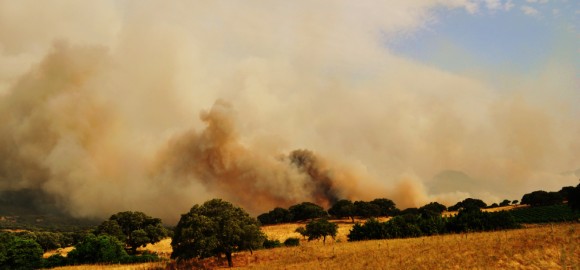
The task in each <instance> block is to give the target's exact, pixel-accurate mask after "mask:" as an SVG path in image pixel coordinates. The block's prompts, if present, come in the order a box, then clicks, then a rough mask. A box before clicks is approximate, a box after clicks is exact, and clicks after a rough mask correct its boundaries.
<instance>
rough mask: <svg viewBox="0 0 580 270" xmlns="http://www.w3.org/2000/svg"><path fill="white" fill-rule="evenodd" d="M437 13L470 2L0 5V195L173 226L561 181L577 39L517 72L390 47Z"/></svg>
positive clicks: (577, 115)
mask: <svg viewBox="0 0 580 270" xmlns="http://www.w3.org/2000/svg"><path fill="white" fill-rule="evenodd" d="M480 6H481V5H480ZM447 9H462V10H467V12H476V11H478V10H477V9H478V4H477V1H455V0H453V1H445V0H441V1H430V0H429V1H427V0H425V1H407V0H392V1H372V0H369V1H347V0H345V1H341V0H332V1H329V0H321V1H236V2H233V1H232V2H228V3H227V4H225V3H224V2H222V1H171V2H162V1H152V0H143V1H107V0H103V1H92V2H79V1H69V0H56V1H51V4H50V5H40V4H39V3H38V1H29V0H20V1H0V196H1V197H0V202H10V201H11V202H12V203H16V204H18V205H19V206H22V207H30V206H31V204H33V205H36V206H37V209H39V210H43V211H54V210H55V209H61V210H62V211H65V212H67V213H69V214H72V215H74V216H79V217H107V216H110V215H111V214H112V213H115V212H117V211H123V210H139V211H144V212H147V213H148V214H150V215H154V216H157V217H161V218H163V219H164V221H165V222H169V223H171V222H175V221H177V219H178V218H179V214H180V213H183V212H185V211H187V209H189V208H190V207H191V206H192V205H193V204H194V203H201V202H203V201H205V200H207V199H211V198H215V197H221V198H224V199H227V200H230V201H232V202H234V203H236V204H239V205H240V206H242V207H244V208H246V209H247V210H249V211H251V212H252V213H253V214H259V213H260V212H262V211H266V210H270V209H272V208H273V207H276V206H289V205H291V204H293V203H298V202H302V201H312V202H315V203H319V204H321V205H324V206H328V205H329V204H331V203H332V202H334V201H335V200H336V199H338V198H349V199H353V200H370V199H374V198H379V197H387V198H390V199H393V200H394V201H395V202H396V203H397V206H398V207H400V208H405V207H413V206H421V205H422V204H424V203H428V202H429V201H439V202H442V203H447V204H450V203H455V202H457V201H459V200H461V199H464V198H466V197H470V196H471V197H478V198H481V199H484V200H486V201H487V202H499V201H500V200H502V199H519V196H521V195H522V194H524V193H526V192H530V191H532V190H537V189H545V190H554V189H559V188H561V187H562V186H564V185H573V184H574V185H575V184H576V183H577V180H578V174H579V173H578V171H577V169H578V167H579V166H580V155H578V153H580V140H579V139H578V134H580V122H579V121H578V119H580V109H579V107H578V106H577V104H578V100H580V91H578V89H579V87H578V78H577V63H576V62H574V60H575V58H573V57H568V55H576V54H577V52H576V48H573V49H570V48H569V47H570V45H569V44H572V43H570V42H569V41H566V40H556V41H554V43H562V44H561V45H562V46H561V47H562V50H554V51H553V52H552V51H550V52H546V56H545V61H544V60H543V61H542V62H543V63H545V64H542V65H540V66H537V67H535V69H534V70H535V71H534V74H533V76H529V75H527V74H523V75H522V74H519V73H517V72H513V73H512V72H511V71H505V70H501V71H497V73H495V72H496V71H488V72H484V73H489V74H480V73H479V72H475V73H476V74H477V75H474V74H472V73H470V72H469V71H465V72H450V71H448V70H443V69H440V68H437V67H434V66H428V65H424V64H422V63H419V62H417V61H414V60H411V59H407V58H405V57H402V56H400V55H397V54H396V53H394V52H392V51H391V50H390V49H389V47H388V46H389V44H390V43H389V42H391V41H394V40H396V39H397V38H398V37H399V35H400V34H403V35H405V34H408V33H413V32H414V31H416V30H417V29H420V28H424V27H427V28H428V27H429V24H430V23H432V22H434V21H436V18H437V14H439V13H438V12H439V11H440V12H445V10H447ZM462 12H464V11H462ZM30 18H34V20H31V19H30ZM554 36H558V35H554ZM556 45H558V44H555V45H554V46H555V47H558V46H556ZM451 48H453V46H451ZM570 51H571V52H572V53H570ZM451 54H452V55H455V51H452V52H451ZM448 58H450V59H449V60H450V61H459V60H461V57H455V56H454V57H448ZM452 66H453V65H452ZM459 66H463V64H462V65H459ZM498 73H499V74H498ZM487 78H493V80H490V79H487ZM200 111H203V112H202V113H201V117H199V112H200ZM295 149H307V150H295ZM14 198H20V199H18V200H16V199H14ZM22 198H26V199H22ZM0 210H1V209H0Z"/></svg>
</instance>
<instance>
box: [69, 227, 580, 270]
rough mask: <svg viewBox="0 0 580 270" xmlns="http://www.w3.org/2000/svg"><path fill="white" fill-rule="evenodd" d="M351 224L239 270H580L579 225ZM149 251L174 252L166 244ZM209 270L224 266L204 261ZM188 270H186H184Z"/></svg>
mask: <svg viewBox="0 0 580 270" xmlns="http://www.w3.org/2000/svg"><path fill="white" fill-rule="evenodd" d="M302 225H303V224H284V225H278V226H266V227H264V228H263V229H264V232H265V233H266V234H267V235H268V236H269V237H270V238H272V239H279V240H281V241H283V240H285V239H286V238H288V237H299V235H298V234H296V233H294V229H295V228H296V227H298V226H302ZM351 226H352V224H351V223H340V224H339V235H338V237H337V238H336V240H332V239H330V240H327V242H326V244H323V243H322V241H312V242H307V241H302V242H301V246H299V247H291V248H286V247H283V248H276V249H271V250H259V251H254V253H253V254H250V253H249V252H242V253H238V254H236V255H235V257H234V266H236V268H238V269H580V224H579V223H561V224H557V225H541V226H540V225H534V226H530V227H527V228H524V229H518V230H511V231H498V232H485V233H469V234H452V235H443V236H431V237H421V238H409V239H393V240H375V241H364V242H347V241H346V234H348V230H349V229H350V227H351ZM147 249H148V250H151V251H156V252H161V253H163V254H164V255H165V256H166V255H168V254H169V253H170V250H171V247H170V240H169V239H166V240H164V241H162V242H161V243H158V244H156V245H151V246H148V247H147ZM202 264H203V265H205V266H207V267H209V268H222V267H223V268H225V265H226V264H225V262H224V261H220V262H217V261H215V260H214V259H208V260H205V261H204V262H203V263H202ZM164 266H165V263H151V264H137V265H109V266H103V265H93V266H76V267H62V268H58V269H61V270H65V269H66V270H81V269H87V270H93V269H160V268H163V267H164ZM184 269H185V268H184Z"/></svg>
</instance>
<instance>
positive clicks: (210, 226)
mask: <svg viewBox="0 0 580 270" xmlns="http://www.w3.org/2000/svg"><path fill="white" fill-rule="evenodd" d="M579 195H580V185H578V186H577V187H564V188H562V190H560V191H559V192H545V191H534V192H531V193H528V194H525V195H524V196H523V198H522V202H526V203H527V205H514V203H517V201H515V200H514V201H510V200H507V199H506V200H503V201H501V202H500V203H499V204H498V203H494V204H492V205H491V206H487V205H486V204H485V203H484V202H482V201H481V200H478V199H473V198H468V199H465V200H463V201H461V202H458V203H457V204H455V205H453V206H452V207H450V208H449V209H447V207H446V206H444V205H441V204H439V203H436V202H432V203H429V204H426V205H424V206H422V207H420V208H408V209H405V210H402V211H401V210H399V209H397V208H396V205H395V204H394V202H392V201H391V200H389V199H386V198H381V199H375V200H372V201H369V202H364V201H355V202H352V201H349V200H339V201H338V202H337V203H335V204H334V205H333V206H332V207H331V208H330V209H329V210H328V212H326V211H325V210H324V209H323V208H322V207H320V206H318V205H316V204H313V203H310V202H303V203H300V204H296V205H293V206H291V207H290V208H289V209H284V208H279V207H278V208H275V209H273V210H272V211H269V212H267V213H264V214H262V215H260V216H259V218H260V220H265V221H267V222H270V223H277V225H269V226H261V224H260V223H259V221H258V219H256V218H253V217H251V216H250V215H249V214H248V213H246V212H245V211H244V210H243V209H242V208H240V207H238V206H235V205H233V204H231V203H229V202H226V201H223V200H220V199H213V200H210V201H207V202H205V203H204V204H202V205H194V206H193V207H192V208H191V210H190V211H189V212H188V213H185V214H183V215H182V217H181V219H180V221H179V223H178V224H177V227H176V228H175V229H174V230H172V231H167V229H166V228H164V227H163V226H162V223H161V220H160V219H158V218H153V217H149V216H147V215H146V214H145V213H141V212H130V211H126V212H119V213H117V214H114V215H112V216H111V218H110V219H108V220H106V221H104V222H102V223H101V225H99V226H98V227H94V228H93V229H91V230H78V231H75V232H62V231H47V230H36V231H28V230H11V231H4V232H0V240H1V241H0V269H36V268H53V267H60V266H65V267H71V268H72V269H82V268H77V267H79V266H78V265H86V264H92V265H94V264H97V265H100V266H103V265H109V264H131V265H132V266H127V267H126V268H121V269H139V267H147V268H157V269H161V268H165V269H188V268H214V267H220V266H223V265H224V263H227V265H228V266H230V267H232V266H234V265H236V266H250V267H254V268H262V267H265V268H288V269H292V268H296V269H309V268H310V269H312V268H315V269H318V268H329V267H339V268H344V267H353V268H376V267H378V266H380V267H388V268H391V267H393V268H403V266H404V268H429V269H430V268H443V265H441V264H439V263H438V262H437V261H434V260H433V258H431V257H425V258H422V257H421V256H423V255H420V256H410V255H409V254H406V253H401V252H403V251H405V250H407V251H409V252H410V251H411V250H413V249H412V248H415V249H417V250H421V252H422V254H423V253H424V254H431V253H432V252H439V253H436V255H433V256H434V258H439V259H441V260H442V261H447V262H448V263H450V264H444V265H447V266H449V265H452V267H444V268H526V267H528V266H530V265H533V266H534V267H537V268H547V269H550V268H564V269H568V268H570V269H578V268H580V264H579V262H578V260H579V258H580V254H579V253H580V247H579V243H580V241H579V240H580V239H578V235H579V234H578V233H577V230H578V229H579V226H580V224H579V223H578V221H580V211H579V210H580V209H578V204H577V203H578V199H579ZM510 203H511V205H510ZM447 210H452V211H451V212H448V211H447ZM453 210H455V211H453ZM506 210H507V211H506ZM329 214H330V215H329ZM332 217H334V218H338V219H334V220H329V218H332ZM375 217H378V218H375ZM344 218H347V220H342V219H344ZM367 218H368V219H367ZM291 222H292V223H291ZM548 222H550V223H551V224H550V225H549V226H541V227H531V228H525V227H524V228H523V229H519V230H518V228H522V227H523V226H522V224H524V226H530V225H526V224H531V223H548ZM552 222H572V223H568V224H565V223H563V224H562V225H557V226H555V225H554V224H553V223H552ZM536 226H537V225H536ZM566 227H567V229H566V230H565V229H562V228H566ZM508 229H509V231H508ZM534 230H536V231H537V232H538V233H539V235H532V236H530V235H527V234H526V233H525V232H526V231H528V232H529V231H534ZM546 230H549V233H548V234H546V233H545V232H546ZM490 231H491V232H490ZM480 232H489V233H487V234H484V233H480ZM168 235H171V237H172V239H169V238H166V239H164V240H162V239H163V238H164V237H166V236H168ZM502 235H503V236H505V237H504V238H502ZM512 235H519V237H524V238H518V237H512ZM490 236H491V237H497V241H495V242H494V241H493V240H490V239H489V237H490ZM473 238H475V239H477V240H475V241H476V242H473V243H472V242H470V241H471V240H470V241H468V240H467V239H473ZM402 239H406V240H402ZM434 239H435V240H434ZM449 239H455V240H451V242H453V241H455V243H451V242H449ZM459 239H465V240H464V241H463V240H461V241H459ZM529 239H534V241H535V242H528V241H529ZM317 240H322V241H317ZM363 240H365V241H363ZM419 240H420V241H422V244H421V245H417V243H418V242H417V241H419ZM456 240H457V241H456ZM373 241H377V242H375V243H378V245H379V246H380V245H383V244H384V245H386V246H387V247H388V248H387V249H386V250H383V249H380V248H379V249H377V250H379V251H381V252H383V253H382V255H380V253H375V250H373V249H368V250H366V251H365V250H364V248H369V247H370V246H369V245H371V246H372V245H373V244H372V243H373ZM352 242H357V243H360V244H353V243H352ZM157 243H159V245H157ZM327 243H328V245H327ZM493 243H495V246H493ZM531 243H535V245H536V246H532V245H530V244H531ZM321 245H322V246H321ZM458 245H470V246H469V247H467V246H466V248H465V250H461V248H459V251H460V252H459V253H458V254H462V256H463V258H469V259H468V260H466V261H467V263H465V262H463V263H462V262H460V261H459V257H458V255H457V254H456V253H453V254H451V255H449V256H450V257H451V258H452V259H449V258H442V257H440V256H439V255H440V254H445V252H447V251H443V250H444V249H445V248H446V247H447V249H452V250H453V249H456V247H455V246H458ZM71 246H72V247H71ZM329 246H331V247H332V255H328V253H327V252H328V250H329V249H328V247H329ZM390 246H396V247H397V248H396V249H391V248H390ZM65 247H66V248H65ZM153 247H155V248H153ZM158 247H164V248H158ZM361 247H362V248H361ZM428 247H429V248H433V249H436V251H431V250H429V249H425V248H428ZM555 247H557V248H558V249H557V250H558V252H552V251H553V250H554V248H555ZM63 248H64V249H63ZM313 248H314V249H313ZM506 248H507V249H510V248H511V249H510V250H511V251H509V252H508V251H507V250H506ZM54 249H57V252H54ZM338 249H340V250H338ZM486 249H489V250H492V251H490V254H492V255H490V256H491V258H493V260H491V259H489V256H488V255H481V254H480V252H481V251H482V250H486ZM544 249H547V250H548V251H549V252H547V253H545V254H544V253H541V254H539V253H538V252H537V251H538V250H544ZM498 250H504V251H506V252H507V254H509V256H506V255H505V254H504V255H501V254H500V253H497V251H498ZM47 251H50V252H47ZM303 251H304V252H306V253H307V254H302V253H301V252H303ZM280 252H283V253H285V254H292V253H293V254H294V256H291V258H288V259H285V257H284V256H281V255H280ZM321 252H322V253H321ZM550 252H551V253H550ZM43 253H44V255H43ZM359 253H360V254H359ZM366 253H368V254H366ZM269 254H270V255H271V254H276V257H279V258H280V259H279V260H277V261H273V260H270V259H269V258H270V257H269V256H270V255H269ZM391 254H395V255H391ZM369 255H370V257H369ZM556 255H557V256H556ZM224 256H225V259H224ZM312 256H314V257H312ZM342 256H350V257H349V258H350V259H349V258H346V257H344V258H343V257H342ZM352 256H355V258H356V260H354V261H352ZM356 256H361V257H356ZM373 256H377V257H373ZM378 256H382V257H381V258H379V257H378ZM393 256H394V257H393ZM438 256H439V257H438ZM529 256H536V257H538V256H539V258H540V259H539V260H538V259H537V258H536V257H534V258H529ZM383 257H386V258H390V260H389V261H383V259H382V258H383ZM297 258H299V259H301V260H300V261H295V259H297ZM397 258H398V262H397ZM556 258H557V260H556ZM171 259H175V260H171ZM413 260H414V261H413ZM417 260H418V261H421V263H420V264H417V263H415V264H409V263H410V262H417ZM528 261H532V262H533V263H532V264H528V263H527V262H528ZM316 262H318V264H316ZM87 267H88V268H87V269H90V266H87ZM111 267H112V266H111ZM135 267H137V268H135ZM106 268H110V267H109V266H107V267H106ZM147 268H140V269H147Z"/></svg>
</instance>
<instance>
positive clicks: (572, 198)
mask: <svg viewBox="0 0 580 270" xmlns="http://www.w3.org/2000/svg"><path fill="white" fill-rule="evenodd" d="M568 206H570V208H572V210H576V211H580V184H578V185H577V186H576V187H575V188H574V189H573V190H570V193H569V195H568Z"/></svg>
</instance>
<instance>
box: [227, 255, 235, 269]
mask: <svg viewBox="0 0 580 270" xmlns="http://www.w3.org/2000/svg"><path fill="white" fill-rule="evenodd" d="M226 258H228V267H230V268H231V267H233V266H234V263H233V262H232V253H231V252H226Z"/></svg>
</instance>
